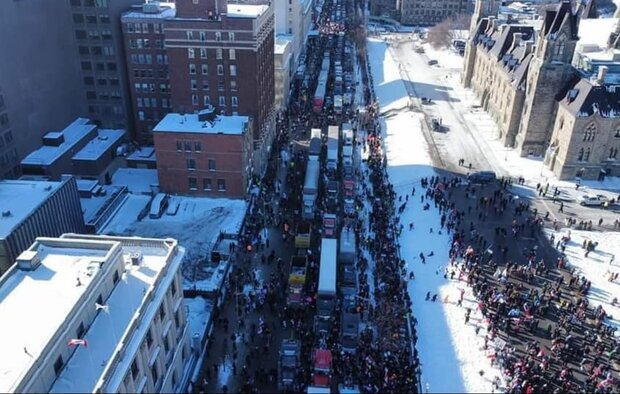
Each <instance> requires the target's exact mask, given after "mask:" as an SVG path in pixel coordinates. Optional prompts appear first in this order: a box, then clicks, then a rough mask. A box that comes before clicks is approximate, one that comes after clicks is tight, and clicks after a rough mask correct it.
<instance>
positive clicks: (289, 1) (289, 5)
mask: <svg viewBox="0 0 620 394" xmlns="http://www.w3.org/2000/svg"><path fill="white" fill-rule="evenodd" d="M272 4H273V7H274V13H275V30H276V36H284V37H287V36H288V37H290V39H291V55H292V59H293V64H292V71H294V70H295V68H296V67H297V65H298V64H299V56H300V55H301V54H302V53H303V52H304V49H305V46H306V41H307V38H308V32H309V31H310V27H311V26H312V0H275V1H273V2H272ZM277 45H278V44H276V46H277ZM291 75H292V74H291Z"/></svg>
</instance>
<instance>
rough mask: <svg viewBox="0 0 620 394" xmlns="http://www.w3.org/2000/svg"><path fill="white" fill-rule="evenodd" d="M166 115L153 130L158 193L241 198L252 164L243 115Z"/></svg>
mask: <svg viewBox="0 0 620 394" xmlns="http://www.w3.org/2000/svg"><path fill="white" fill-rule="evenodd" d="M214 115H215V113H214V109H213V108H211V109H207V110H203V111H200V112H199V113H197V114H179V113H170V114H168V115H166V116H165V117H164V119H162V121H161V122H159V124H158V125H157V126H155V128H154V129H153V136H154V141H155V150H156V151H157V172H158V177H159V186H160V188H161V191H162V192H165V193H172V194H183V195H193V196H209V197H230V198H244V197H245V195H246V193H247V189H248V184H249V177H250V174H251V171H250V169H251V162H252V122H251V119H249V118H248V117H247V116H234V115H233V116H214Z"/></svg>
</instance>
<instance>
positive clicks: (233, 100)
mask: <svg viewBox="0 0 620 394" xmlns="http://www.w3.org/2000/svg"><path fill="white" fill-rule="evenodd" d="M230 105H232V106H233V107H238V106H239V100H238V99H237V96H232V97H231V98H230Z"/></svg>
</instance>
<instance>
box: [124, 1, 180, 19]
mask: <svg viewBox="0 0 620 394" xmlns="http://www.w3.org/2000/svg"><path fill="white" fill-rule="evenodd" d="M153 7H156V6H155V5H153ZM175 15H176V4H175V3H164V2H160V3H159V12H144V11H143V8H142V4H141V5H138V6H134V7H132V9H131V10H130V11H127V12H124V13H123V15H122V16H121V21H122V22H129V19H166V18H174V16H175Z"/></svg>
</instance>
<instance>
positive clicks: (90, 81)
mask: <svg viewBox="0 0 620 394" xmlns="http://www.w3.org/2000/svg"><path fill="white" fill-rule="evenodd" d="M83 81H84V85H87V86H93V85H95V78H94V77H84V78H83ZM96 81H97V86H108V85H110V86H119V84H120V82H119V80H118V78H110V79H106V78H97V80H96Z"/></svg>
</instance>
